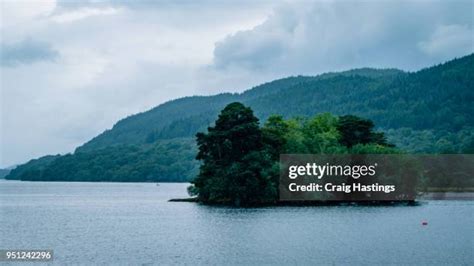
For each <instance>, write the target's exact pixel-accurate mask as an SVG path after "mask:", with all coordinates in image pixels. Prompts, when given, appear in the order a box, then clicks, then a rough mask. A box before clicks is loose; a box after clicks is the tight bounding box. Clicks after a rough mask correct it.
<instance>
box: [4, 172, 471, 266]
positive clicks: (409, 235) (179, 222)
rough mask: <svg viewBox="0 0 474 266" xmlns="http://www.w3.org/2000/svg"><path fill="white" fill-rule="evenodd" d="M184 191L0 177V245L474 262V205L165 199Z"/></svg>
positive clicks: (147, 257)
mask: <svg viewBox="0 0 474 266" xmlns="http://www.w3.org/2000/svg"><path fill="white" fill-rule="evenodd" d="M186 186H187V184H160V186H156V185H155V184H145V183H131V184H130V183H49V182H17V181H0V249H7V248H8V249H12V248H21V249H54V263H55V264H59V265H62V264H132V265H136V264H212V265H215V264H219V265H235V264H244V265H262V264H281V265H288V264H290V265H293V264H299V265H306V264H311V265H315V264H351V265H357V264H361V265H362V264H364V265H365V264H374V265H381V264H400V265H406V264H416V265H445V264H451V265H452V264H456V265H473V262H474V255H473V254H474V244H473V241H474V225H473V223H474V219H473V218H474V217H473V216H474V214H473V213H474V201H424V202H423V204H421V205H420V206H415V207H402V206H400V207H356V206H344V207H278V208H274V207H272V208H255V209H236V208H224V207H207V206H201V205H198V204H194V203H178V202H167V201H168V200H169V199H170V198H176V197H186V196H187V194H186ZM422 220H427V221H428V223H429V224H428V226H422V225H421V221H422ZM15 265H17V264H15ZM29 265H33V264H29ZM35 265H37V264H35Z"/></svg>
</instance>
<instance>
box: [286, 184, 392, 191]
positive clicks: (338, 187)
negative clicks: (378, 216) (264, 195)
mask: <svg viewBox="0 0 474 266" xmlns="http://www.w3.org/2000/svg"><path fill="white" fill-rule="evenodd" d="M288 189H289V190H290V191H291V192H322V191H326V192H344V193H352V192H384V193H390V192H393V191H395V185H380V184H379V183H375V184H369V185H367V184H361V183H352V184H346V183H341V184H333V183H326V184H324V185H323V184H317V183H309V184H305V185H298V184H296V183H291V184H290V185H289V186H288Z"/></svg>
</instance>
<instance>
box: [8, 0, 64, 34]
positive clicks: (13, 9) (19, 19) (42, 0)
mask: <svg viewBox="0 0 474 266" xmlns="http://www.w3.org/2000/svg"><path fill="white" fill-rule="evenodd" d="M55 7H56V1H55V0H15V1H8V0H7V1H0V13H1V19H0V21H1V24H0V28H5V27H14V26H17V25H18V24H22V23H30V22H31V21H32V20H34V19H36V18H38V17H43V16H48V15H49V14H51V13H52V12H53V10H54V9H55Z"/></svg>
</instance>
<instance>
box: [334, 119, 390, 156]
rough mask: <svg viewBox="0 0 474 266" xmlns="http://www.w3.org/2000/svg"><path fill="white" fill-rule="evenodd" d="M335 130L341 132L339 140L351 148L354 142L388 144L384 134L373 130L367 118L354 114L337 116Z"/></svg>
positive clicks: (371, 123)
mask: <svg viewBox="0 0 474 266" xmlns="http://www.w3.org/2000/svg"><path fill="white" fill-rule="evenodd" d="M337 130H338V131H339V132H340V134H341V138H340V139H339V142H340V143H341V144H342V145H344V146H347V147H349V148H351V147H352V146H354V145H356V144H368V143H377V144H380V145H383V146H389V144H388V143H387V140H386V139H385V136H384V134H383V133H381V132H374V131H373V130H374V123H373V122H372V121H371V120H369V119H363V118H360V117H357V116H354V115H344V116H341V117H339V121H338V124H337Z"/></svg>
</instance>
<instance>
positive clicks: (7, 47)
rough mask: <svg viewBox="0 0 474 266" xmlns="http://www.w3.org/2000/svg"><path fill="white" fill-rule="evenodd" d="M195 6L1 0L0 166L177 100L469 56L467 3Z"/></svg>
mask: <svg viewBox="0 0 474 266" xmlns="http://www.w3.org/2000/svg"><path fill="white" fill-rule="evenodd" d="M196 2H197V1H193V0H188V1H172V0H163V1H150V0H147V1H142V2H140V1H131V0H130V1H113V0H111V1H89V2H87V1H81V2H79V1H54V0H47V1H46V0H45V1H38V2H34V1H21V0H20V1H18V0H15V1H14V0H11V1H5V0H2V2H1V25H0V30H1V43H0V45H1V50H0V51H1V62H0V71H1V72H0V74H1V113H0V115H1V124H0V133H1V152H0V166H1V167H6V166H10V165H13V164H18V163H23V162H26V161H28V160H30V159H32V158H36V157H39V156H42V155H46V154H57V153H67V152H72V151H73V150H74V148H75V147H77V146H78V145H80V144H82V143H84V142H85V141H87V140H89V139H90V138H92V137H94V136H95V135H97V134H99V133H101V132H102V131H104V130H105V129H108V128H111V127H112V126H113V124H114V123H115V122H116V121H117V120H119V119H120V118H123V117H125V116H128V115H130V114H134V113H137V112H142V111H146V110H148V109H150V108H152V107H154V106H156V105H158V104H160V103H163V102H165V101H167V100H170V99H174V98H178V97H182V96H187V95H197V94H206V95H207V94H214V93H218V92H228V91H230V92H237V91H243V90H245V89H248V88H250V87H252V86H254V85H258V84H259V83H262V82H265V81H270V80H272V79H276V78H281V77H285V76H289V75H298V74H304V75H315V74H318V73H322V72H327V71H338V70H345V69H350V68H355V67H366V66H368V67H380V68H384V67H385V68H386V67H396V68H400V69H403V70H409V71H413V70H417V69H420V68H422V67H425V66H430V65H432V64H437V63H441V62H443V61H446V60H449V59H452V58H454V57H460V56H463V55H467V54H469V53H472V52H473V51H474V47H473V46H474V41H473V20H474V19H473V14H474V6H473V1H443V2H441V1H439V2H435V1H410V2H408V1H407V2H403V1H383V2H382V1H365V2H355V1H338V2H333V1H296V2H287V1H285V2H283V1H280V2H279V1H256V0H255V1H252V0H248V1H245V0H244V1H235V2H231V1H218V0H216V1H210V0H207V1H201V2H199V4H197V3H196ZM183 111H185V110H183Z"/></svg>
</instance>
